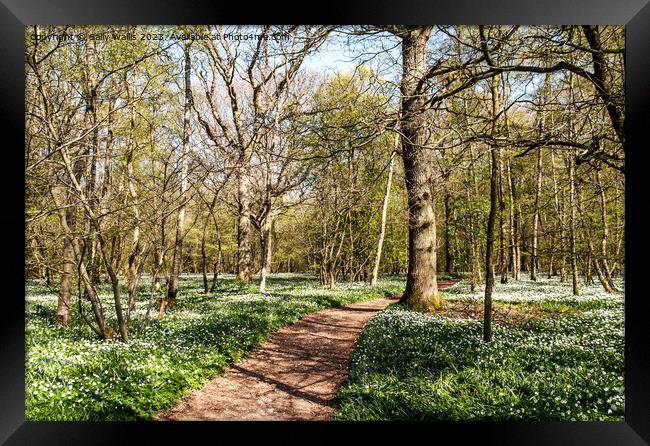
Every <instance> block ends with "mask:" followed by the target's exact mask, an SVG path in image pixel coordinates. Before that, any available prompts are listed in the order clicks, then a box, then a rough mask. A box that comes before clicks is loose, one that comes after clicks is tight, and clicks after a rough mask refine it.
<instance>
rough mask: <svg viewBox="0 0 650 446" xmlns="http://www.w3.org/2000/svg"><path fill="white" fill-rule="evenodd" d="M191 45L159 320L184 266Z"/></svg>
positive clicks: (172, 298) (186, 51)
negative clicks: (176, 198) (169, 263)
mask: <svg viewBox="0 0 650 446" xmlns="http://www.w3.org/2000/svg"><path fill="white" fill-rule="evenodd" d="M190 45H191V43H186V44H185V45H184V47H183V55H184V57H185V70H184V71H185V106H184V108H183V143H182V145H181V154H180V164H181V172H180V175H181V178H180V180H181V193H180V201H181V205H180V208H179V209H178V219H177V221H176V241H175V243H174V256H173V260H172V269H171V272H170V274H169V282H168V284H167V299H166V300H163V302H162V303H161V305H160V313H159V315H158V318H159V319H160V318H162V315H163V314H164V309H165V305H166V304H167V303H169V302H167V301H171V302H174V301H175V300H176V295H177V293H178V277H179V276H180V273H181V268H182V265H183V237H184V233H183V232H184V225H185V199H186V197H185V195H186V192H187V155H188V151H189V142H190V110H191V107H192V94H191V88H192V86H191V84H190V70H191V62H190Z"/></svg>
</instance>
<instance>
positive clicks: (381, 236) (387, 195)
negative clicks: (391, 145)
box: [370, 135, 399, 287]
mask: <svg viewBox="0 0 650 446" xmlns="http://www.w3.org/2000/svg"><path fill="white" fill-rule="evenodd" d="M398 144H399V135H396V136H395V149H396V150H397V147H398ZM396 153H397V152H396V151H392V152H391V154H390V162H389V164H388V179H387V180H386V193H385V194H384V202H383V204H382V207H381V226H380V227H379V240H378V241H377V254H376V255H375V265H374V267H373V269H372V278H371V279H370V286H372V287H375V286H377V276H378V274H379V264H380V262H381V250H382V247H383V246H384V235H385V234H386V214H387V211H388V202H389V199H390V187H391V184H392V181H393V164H394V161H395V154H396Z"/></svg>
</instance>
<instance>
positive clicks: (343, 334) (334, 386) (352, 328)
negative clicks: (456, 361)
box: [156, 280, 458, 420]
mask: <svg viewBox="0 0 650 446" xmlns="http://www.w3.org/2000/svg"><path fill="white" fill-rule="evenodd" d="M457 282H458V281H457V280H447V281H441V282H440V283H439V287H440V289H444V288H448V287H449V286H451V285H453V284H455V283H457ZM396 299H397V298H392V299H375V300H371V301H367V302H363V303H357V304H349V305H345V306H343V307H340V308H333V309H328V310H323V311H318V312H316V313H311V314H309V315H307V316H305V317H304V318H302V319H301V320H300V321H298V322H296V323H295V324H292V325H290V326H288V327H285V328H282V329H280V330H277V331H275V332H274V333H272V334H271V336H270V337H269V339H268V340H267V341H266V342H264V343H263V344H261V345H260V346H259V347H258V348H257V349H256V350H255V352H254V353H253V354H252V355H251V357H249V358H248V359H246V360H244V361H242V362H240V363H237V364H235V365H233V366H232V367H231V368H230V370H228V371H227V372H226V374H225V375H223V376H220V377H218V378H215V379H213V380H212V381H210V382H209V383H208V384H207V385H206V386H205V387H204V388H202V389H200V390H197V391H194V392H192V393H191V394H190V395H189V396H188V397H187V398H186V399H185V400H184V401H182V402H181V403H180V404H179V405H178V406H176V407H175V408H173V409H172V410H170V411H166V412H164V413H161V414H159V415H158V416H157V417H156V419H157V420H329V419H330V417H331V415H332V413H333V412H334V410H335V398H336V396H337V393H338V390H339V388H340V387H341V385H342V384H343V383H344V382H345V380H346V379H347V370H348V363H349V359H350V355H351V354H352V352H353V351H354V347H355V344H356V341H357V339H358V337H359V334H360V333H361V330H362V328H363V326H364V325H365V324H366V322H367V321H368V320H369V319H370V318H371V317H372V316H373V315H374V314H375V313H377V312H378V311H380V310H382V309H384V308H385V307H386V306H388V305H389V304H391V303H395V302H396V301H397V300H396Z"/></svg>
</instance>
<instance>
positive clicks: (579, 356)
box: [334, 279, 624, 420]
mask: <svg viewBox="0 0 650 446" xmlns="http://www.w3.org/2000/svg"><path fill="white" fill-rule="evenodd" d="M620 285H622V284H620ZM621 288H622V287H621ZM481 293H482V291H481V290H477V292H476V294H474V295H471V293H470V292H469V287H468V286H467V284H465V283H460V284H458V285H457V286H455V287H453V288H451V289H449V290H446V291H445V293H444V298H445V300H446V301H447V305H453V304H457V303H459V302H462V301H465V302H472V301H476V300H478V299H479V298H480V296H481ZM493 298H494V300H495V306H496V307H497V308H499V307H508V308H516V309H517V310H519V311H528V312H529V314H533V315H535V316H536V317H535V318H533V319H532V320H530V321H528V323H527V324H525V325H524V326H519V327H517V326H510V325H501V324H498V323H497V324H495V325H494V327H493V331H494V342H492V343H487V344H486V343H484V342H482V341H481V336H482V322H481V321H479V320H468V319H459V318H455V319H454V318H448V317H443V316H440V315H430V314H423V313H419V312H415V311H410V310H408V309H406V308H404V307H403V306H402V305H399V304H394V305H391V306H389V307H388V308H387V309H386V310H384V311H382V312H380V313H378V314H377V315H375V316H374V317H373V318H372V319H371V320H370V321H369V323H368V324H367V325H366V326H365V328H364V330H363V332H362V335H361V338H360V340H359V343H358V345H357V348H356V351H355V352H354V354H353V357H352V360H351V366H350V375H349V382H348V383H347V384H346V385H345V386H344V387H343V389H342V390H341V392H340V394H339V407H338V410H337V411H336V412H335V415H334V418H335V419H337V420H469V419H480V420H509V419H519V420H622V419H623V416H624V385H623V371H624V358H623V347H624V338H623V321H624V295H623V293H616V294H613V295H607V294H605V293H603V292H602V291H601V288H599V286H590V287H583V295H582V296H580V297H573V296H571V288H570V285H569V284H560V283H558V281H557V279H551V280H541V281H538V282H531V281H527V280H523V281H520V282H511V283H508V284H506V285H498V286H497V288H496V290H495V294H494V296H493ZM545 313H552V314H553V315H554V316H555V317H544V316H545Z"/></svg>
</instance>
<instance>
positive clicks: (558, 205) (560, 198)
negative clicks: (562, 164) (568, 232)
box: [551, 149, 566, 283]
mask: <svg viewBox="0 0 650 446" xmlns="http://www.w3.org/2000/svg"><path fill="white" fill-rule="evenodd" d="M551 176H552V178H553V201H554V203H555V213H556V215H557V219H556V220H555V223H554V227H555V232H556V233H558V235H559V238H560V249H559V255H560V283H564V282H566V254H565V250H566V246H565V241H564V239H565V234H564V224H565V222H564V190H563V191H562V193H561V194H560V191H559V188H558V185H557V173H556V171H555V150H553V149H551Z"/></svg>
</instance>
